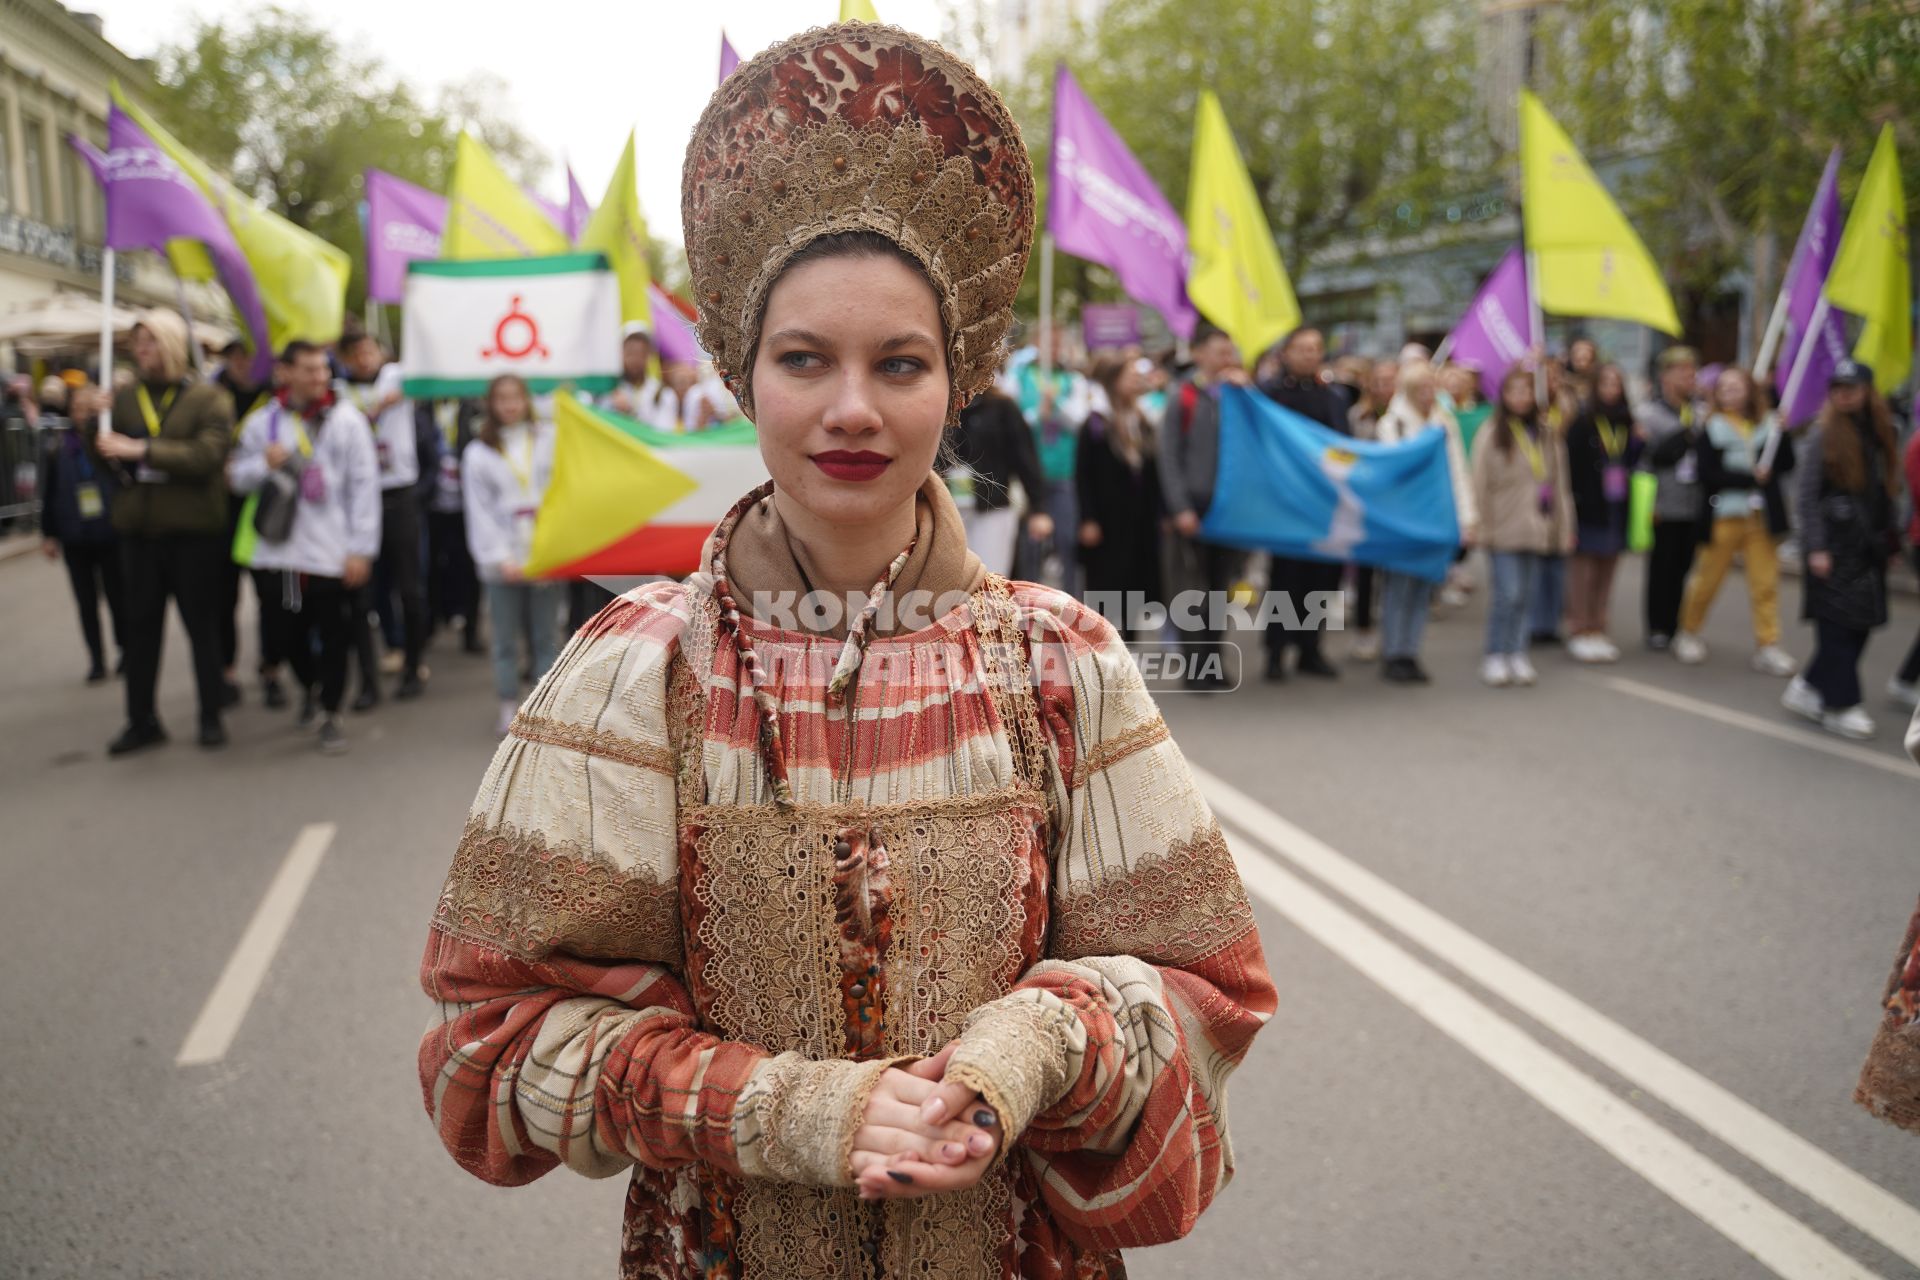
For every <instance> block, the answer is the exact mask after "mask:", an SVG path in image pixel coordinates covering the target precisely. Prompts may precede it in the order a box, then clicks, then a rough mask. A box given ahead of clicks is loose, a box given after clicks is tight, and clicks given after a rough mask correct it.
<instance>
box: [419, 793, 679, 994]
mask: <svg viewBox="0 0 1920 1280" xmlns="http://www.w3.org/2000/svg"><path fill="white" fill-rule="evenodd" d="M678 896H679V890H678V886H677V885H676V884H675V883H674V882H673V881H672V880H665V881H662V880H659V879H657V878H655V877H653V876H652V875H648V874H645V873H638V872H632V871H621V870H619V869H617V868H615V867H610V866H608V865H607V864H606V863H604V862H600V861H597V860H595V859H593V858H591V857H588V856H586V854H585V852H584V850H583V849H581V848H580V847H578V846H575V845H572V844H559V845H549V843H548V841H547V837H546V836H545V834H543V833H541V832H538V831H522V830H520V829H518V828H516V827H501V828H497V829H490V828H488V827H487V826H486V825H485V824H484V823H482V822H481V821H479V820H478V819H476V820H474V821H471V822H469V823H468V824H467V830H466V834H465V835H463V836H462V837H461V838H460V845H459V848H458V849H456V850H455V852H454V855H453V866H452V869H451V870H449V871H448V872H447V880H446V885H445V887H444V888H442V889H441V891H440V902H439V905H437V906H436V907H435V908H434V912H433V927H434V928H436V929H438V930H440V931H441V932H442V933H445V934H448V935H451V936H452V937H456V938H459V939H461V940H462V941H465V942H472V943H477V944H479V945H482V946H488V947H493V948H495V949H497V950H499V951H502V952H504V953H506V954H507V955H509V956H512V957H513V958H514V959H516V960H523V961H526V962H528V963H536V964H537V963H539V962H541V961H544V960H545V959H546V958H547V957H548V956H550V955H551V954H552V953H553V952H554V951H555V950H556V948H557V944H558V943H559V942H560V940H562V939H564V940H565V943H566V950H567V951H568V952H569V953H571V954H573V955H578V956H582V957H586V958H591V959H597V960H645V961H648V962H650V963H656V964H674V963H678V961H679V960H680V915H679V912H678V910H677V901H678Z"/></svg>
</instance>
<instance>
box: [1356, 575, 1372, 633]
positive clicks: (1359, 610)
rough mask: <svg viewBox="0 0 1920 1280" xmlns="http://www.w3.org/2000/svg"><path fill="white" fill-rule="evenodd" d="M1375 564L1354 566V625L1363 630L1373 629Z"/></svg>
mask: <svg viewBox="0 0 1920 1280" xmlns="http://www.w3.org/2000/svg"><path fill="white" fill-rule="evenodd" d="M1373 595H1374V581H1373V566H1372V565H1370V564H1361V565H1355V566H1354V568H1353V625H1354V626H1355V627H1356V628H1358V629H1359V630H1361V631H1371V630H1373Z"/></svg>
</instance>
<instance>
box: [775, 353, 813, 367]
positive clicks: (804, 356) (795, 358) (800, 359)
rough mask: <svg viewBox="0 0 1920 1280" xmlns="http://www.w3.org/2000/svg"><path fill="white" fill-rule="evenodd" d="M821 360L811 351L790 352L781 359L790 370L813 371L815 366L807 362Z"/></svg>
mask: <svg viewBox="0 0 1920 1280" xmlns="http://www.w3.org/2000/svg"><path fill="white" fill-rule="evenodd" d="M819 358H820V357H819V356H816V355H814V354H813V352H811V351H789V352H787V353H786V354H785V355H783V356H781V357H780V363H781V364H783V365H785V366H786V367H787V368H789V369H811V368H812V367H813V366H812V365H810V364H808V363H807V361H809V360H818V359H819Z"/></svg>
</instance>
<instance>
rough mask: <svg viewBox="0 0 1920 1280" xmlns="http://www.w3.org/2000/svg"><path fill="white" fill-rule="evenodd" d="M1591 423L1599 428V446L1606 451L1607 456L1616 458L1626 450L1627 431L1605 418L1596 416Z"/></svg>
mask: <svg viewBox="0 0 1920 1280" xmlns="http://www.w3.org/2000/svg"><path fill="white" fill-rule="evenodd" d="M1593 425H1594V426H1596V427H1598V428H1599V429H1600V447H1601V448H1603V449H1605V450H1606V451H1607V457H1609V458H1613V459H1616V460H1617V459H1618V458H1619V457H1620V455H1621V454H1623V453H1625V452H1626V451H1627V433H1626V431H1625V430H1624V429H1622V428H1619V427H1616V426H1614V425H1613V423H1611V422H1609V421H1608V420H1607V419H1605V418H1600V417H1596V418H1595V419H1594V420H1593Z"/></svg>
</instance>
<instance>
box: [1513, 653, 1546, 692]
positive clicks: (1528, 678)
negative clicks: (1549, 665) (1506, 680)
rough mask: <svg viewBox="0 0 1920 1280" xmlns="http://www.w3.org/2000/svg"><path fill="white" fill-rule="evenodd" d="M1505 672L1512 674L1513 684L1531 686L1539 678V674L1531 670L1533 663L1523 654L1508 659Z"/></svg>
mask: <svg viewBox="0 0 1920 1280" xmlns="http://www.w3.org/2000/svg"><path fill="white" fill-rule="evenodd" d="M1507 670H1509V671H1511V672H1512V673H1513V682H1514V683H1515V684H1523V685H1524V684H1532V683H1533V682H1534V681H1536V680H1538V679H1539V678H1540V673H1539V672H1538V671H1535V670H1534V669H1533V661H1532V660H1531V659H1530V658H1528V657H1527V655H1526V654H1524V653H1516V654H1514V655H1513V656H1512V657H1510V658H1508V659H1507Z"/></svg>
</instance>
